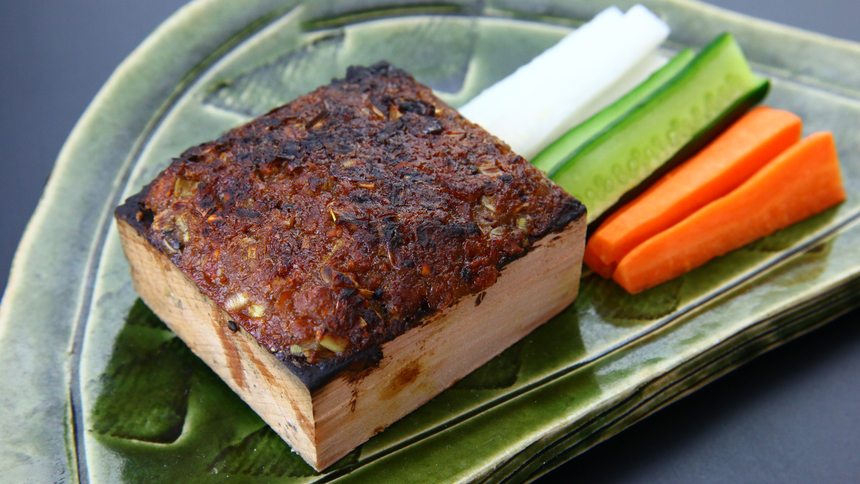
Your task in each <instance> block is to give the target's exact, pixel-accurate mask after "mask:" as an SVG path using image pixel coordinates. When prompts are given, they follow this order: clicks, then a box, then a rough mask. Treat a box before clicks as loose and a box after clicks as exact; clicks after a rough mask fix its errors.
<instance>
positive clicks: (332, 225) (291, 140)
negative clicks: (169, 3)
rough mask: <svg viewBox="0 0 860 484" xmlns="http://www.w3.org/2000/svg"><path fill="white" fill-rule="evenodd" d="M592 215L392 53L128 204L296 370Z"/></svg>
mask: <svg viewBox="0 0 860 484" xmlns="http://www.w3.org/2000/svg"><path fill="white" fill-rule="evenodd" d="M126 212H127V213H126ZM584 213H585V209H584V207H583V206H582V205H581V204H580V203H579V202H577V201H576V200H574V199H573V198H572V197H570V196H569V195H567V194H566V193H564V192H563V191H562V190H561V189H560V188H558V187H557V186H556V185H554V184H553V183H552V182H550V181H549V180H548V179H547V178H546V177H545V176H543V174H542V173H541V172H539V171H538V170H537V169H535V168H533V167H532V166H531V165H530V164H529V163H527V162H526V161H525V160H524V159H523V158H522V157H520V156H518V155H516V154H515V153H513V152H511V151H510V148H509V147H508V146H507V145H505V144H504V143H502V142H501V141H499V140H498V139H496V138H495V137H493V136H491V135H489V134H488V133H486V132H485V131H484V130H483V129H481V128H480V127H478V126H476V125H473V124H471V123H469V122H468V121H466V120H465V119H464V118H462V117H460V116H459V115H458V114H457V113H456V111H454V110H453V109H452V108H450V107H449V106H447V105H445V104H444V103H443V102H442V101H440V100H439V99H437V98H436V97H435V96H433V94H432V92H431V91H430V90H429V89H428V88H426V87H424V86H422V85H420V84H418V83H416V82H415V80H414V79H412V77H411V76H409V75H408V74H407V73H405V72H404V71H402V70H399V69H396V68H393V67H390V66H389V65H387V64H385V63H380V64H377V65H375V66H373V67H369V68H363V67H352V68H350V69H349V70H348V72H347V76H346V78H345V79H343V80H336V81H334V82H333V83H332V84H330V85H328V86H324V87H321V88H319V89H317V90H316V91H314V92H312V93H310V94H307V95H305V96H302V97H300V98H298V99H296V100H295V101H293V102H291V103H289V104H287V105H285V106H282V107H280V108H277V109H275V110H273V111H271V112H270V113H268V114H266V115H265V116H262V117H260V118H257V119H255V120H254V121H251V122H250V123H248V124H246V125H244V126H240V127H238V128H236V129H234V130H232V131H230V132H228V133H227V134H225V135H224V136H222V137H221V138H219V139H218V140H216V141H213V142H210V143H206V144H203V145H200V146H197V147H194V148H191V149H189V150H187V151H186V152H185V153H183V154H182V155H181V156H180V157H179V158H176V159H174V160H173V163H172V164H171V165H170V167H168V168H167V169H166V170H165V171H164V172H162V173H161V174H160V175H159V176H158V177H157V178H156V179H155V180H154V181H153V182H152V183H151V185H150V186H148V187H147V189H145V190H144V191H143V192H141V194H139V195H138V196H136V197H132V199H129V201H128V202H127V203H126V204H125V205H124V206H123V207H120V208H119V209H118V210H117V215H118V216H121V217H123V218H125V219H126V220H129V221H130V222H131V221H134V222H133V223H135V222H136V224H135V227H136V228H137V229H138V230H139V231H141V233H143V234H144V235H145V236H146V238H147V239H148V240H149V241H150V242H151V243H152V244H153V245H154V246H155V247H157V248H158V249H159V250H160V251H162V252H163V253H164V254H165V255H166V256H167V257H169V258H170V259H171V260H172V261H173V262H174V263H175V264H176V265H177V266H178V267H179V268H180V269H181V270H182V271H183V272H184V273H185V274H187V275H188V276H189V277H190V278H191V279H192V280H193V281H194V282H195V283H196V284H197V285H198V286H199V287H200V289H201V290H202V291H203V292H204V293H205V294H206V295H208V296H209V297H211V298H212V299H213V300H215V301H216V302H217V303H218V304H219V305H221V306H222V307H223V308H224V309H225V310H226V311H227V312H228V314H229V315H230V317H231V318H232V319H233V320H234V321H235V322H236V323H237V324H238V325H239V326H241V327H242V328H244V329H245V330H246V331H248V332H249V333H250V334H251V335H253V336H254V337H255V338H256V339H257V341H259V342H260V344H262V345H263V346H264V347H266V348H268V349H269V350H270V351H271V352H273V353H275V354H276V355H277V356H278V357H279V358H280V359H281V360H283V361H289V362H291V366H294V367H297V368H308V367H309V366H319V365H324V366H325V365H328V366H331V365H332V364H334V361H329V362H328V363H326V360H330V359H331V357H333V356H337V357H338V358H335V360H341V361H346V360H352V359H354V358H351V357H352V356H354V355H357V354H358V353H359V352H360V351H361V350H362V349H365V348H368V349H370V348H375V347H378V345H379V344H380V343H383V342H385V341H388V340H391V339H393V338H394V337H396V336H397V335H399V334H401V333H403V332H404V331H405V330H407V329H408V328H409V327H411V326H413V325H415V324H418V323H419V322H420V320H421V319H422V318H423V317H424V316H426V315H427V314H430V313H432V312H434V311H437V310H441V309H444V308H446V307H449V306H451V305H452V304H454V303H455V302H456V301H458V300H459V299H461V298H463V297H465V296H467V295H471V294H477V293H480V292H481V291H483V290H485V289H486V288H488V287H489V286H490V285H492V284H493V283H494V282H495V280H496V277H498V274H499V270H500V269H501V268H502V267H503V266H504V265H505V264H506V263H508V262H509V261H511V260H514V259H516V258H518V257H521V256H522V255H524V254H525V253H526V252H527V251H528V250H529V248H530V247H531V245H532V244H533V243H534V242H535V241H536V240H537V239H540V238H541V237H543V236H544V235H546V234H547V233H550V232H553V231H559V230H562V229H563V228H564V227H565V226H567V225H568V223H570V222H571V221H573V220H576V219H578V218H579V217H581V216H582V215H584ZM302 371H304V370H302Z"/></svg>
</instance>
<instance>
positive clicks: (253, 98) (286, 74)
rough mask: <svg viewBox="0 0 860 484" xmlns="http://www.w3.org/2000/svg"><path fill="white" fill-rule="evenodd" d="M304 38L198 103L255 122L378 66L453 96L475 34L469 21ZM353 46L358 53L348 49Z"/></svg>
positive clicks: (357, 28) (397, 24)
mask: <svg viewBox="0 0 860 484" xmlns="http://www.w3.org/2000/svg"><path fill="white" fill-rule="evenodd" d="M307 35H308V36H309V38H308V39H307V40H305V42H304V44H302V45H300V46H299V47H297V48H295V49H293V50H291V51H290V52H287V53H286V54H284V55H282V56H281V57H278V58H277V59H275V60H274V61H272V62H270V63H267V64H265V65H262V66H260V67H257V68H255V69H253V70H251V71H249V72H246V73H243V74H240V75H238V76H236V77H235V78H233V79H229V80H222V81H220V82H218V83H216V84H215V85H214V86H212V87H211V88H209V92H208V94H206V96H205V97H204V99H203V102H204V103H206V104H209V105H212V106H216V107H219V108H221V109H226V110H229V111H233V112H237V113H240V114H243V115H246V116H259V115H261V114H264V113H266V112H267V111H269V110H271V109H272V108H275V107H277V106H280V105H283V104H286V103H288V102H290V101H292V100H293V99H295V98H297V97H298V96H301V95H303V94H306V93H308V92H310V91H312V90H314V89H315V88H317V87H318V86H320V85H323V84H327V83H328V82H330V81H331V79H332V78H342V77H343V76H344V73H345V70H344V66H347V65H371V64H375V63H377V62H379V61H381V60H386V61H388V62H390V63H391V64H392V65H395V66H397V67H400V68H403V69H406V70H407V71H408V72H409V73H410V74H412V75H413V76H415V78H416V79H418V80H419V81H420V82H422V83H424V84H426V85H427V86H429V87H430V88H432V89H434V90H436V91H437V92H442V93H457V92H459V91H460V90H461V89H462V87H463V83H464V82H465V79H466V73H467V71H468V69H469V62H470V60H471V59H472V56H473V51H474V49H475V42H476V40H477V36H478V30H477V28H476V27H475V20H474V19H470V18H468V17H447V18H445V17H439V18H422V19H414V20H412V21H394V22H388V21H384V20H383V21H376V22H368V23H367V24H357V25H352V26H347V27H345V28H342V29H337V30H333V31H328V32H325V33H323V34H319V33H308V34H307ZM355 44H360V45H361V49H354V48H350V46H352V45H355Z"/></svg>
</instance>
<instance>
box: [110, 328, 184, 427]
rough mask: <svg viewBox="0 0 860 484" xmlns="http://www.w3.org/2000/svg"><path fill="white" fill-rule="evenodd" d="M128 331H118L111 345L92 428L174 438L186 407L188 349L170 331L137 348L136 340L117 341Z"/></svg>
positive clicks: (182, 420) (123, 339) (127, 336)
mask: <svg viewBox="0 0 860 484" xmlns="http://www.w3.org/2000/svg"><path fill="white" fill-rule="evenodd" d="M126 329H129V328H128V327H127V328H126ZM124 332H125V331H124ZM129 336H133V335H131V334H130V333H127V334H125V335H121V336H120V338H119V339H118V341H117V345H116V346H115V347H114V356H112V357H111V361H110V363H109V364H108V369H107V371H106V373H105V376H104V379H103V383H104V385H103V387H102V391H101V393H100V394H99V396H98V399H97V400H96V404H95V408H94V409H93V419H94V422H95V424H94V428H93V430H95V431H96V432H98V433H100V434H105V435H110V436H112V437H120V438H124V439H134V440H142V441H146V442H157V443H171V442H174V441H175V440H176V439H178V438H179V436H180V435H181V434H182V427H183V425H184V424H185V415H186V412H187V410H188V393H189V384H188V382H189V379H190V378H191V375H192V373H193V369H194V365H193V363H194V362H193V359H192V358H193V356H192V354H191V351H189V349H188V347H187V346H185V344H184V343H183V342H182V341H180V340H179V339H178V338H176V337H173V338H171V339H169V340H167V341H165V342H163V343H161V344H160V345H158V346H157V347H156V348H154V349H152V350H150V351H146V352H142V353H137V352H136V350H137V349H139V348H140V345H135V344H123V343H129V341H128V340H129V339H130V338H129Z"/></svg>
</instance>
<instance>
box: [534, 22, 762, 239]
mask: <svg viewBox="0 0 860 484" xmlns="http://www.w3.org/2000/svg"><path fill="white" fill-rule="evenodd" d="M726 42H731V43H733V44H735V45H736V42H735V40H734V38H733V37H732V35H731V34H730V33H723V34H721V35H718V36H717V37H716V38H714V39H713V40H712V41H711V42H710V43H709V44H708V45H707V46H706V47H705V48H704V49H702V51H700V52H699V54H698V55H697V56H696V58H694V59H693V61H692V62H690V63H688V64H687V66H686V67H684V69H682V70H681V72H679V73H678V74H677V75H676V76H675V77H673V78H672V79H670V80H669V81H668V82H666V83H665V84H663V85H662V86H661V87H660V88H659V89H657V90H656V91H654V92H653V93H652V94H651V95H650V96H649V97H648V98H647V99H645V100H643V101H642V102H641V103H640V104H638V105H637V107H636V108H634V109H631V110H630V111H628V112H627V113H626V114H625V115H624V116H622V117H620V118H618V119H616V120H615V122H614V123H612V124H611V125H609V126H607V127H606V128H605V129H603V131H601V132H599V133H598V134H596V135H595V136H594V137H592V138H591V139H590V140H589V142H588V143H585V144H583V145H582V146H580V147H579V148H578V149H577V150H576V151H574V152H573V153H572V154H571V155H570V156H568V158H567V159H566V160H565V161H564V162H562V163H559V164H558V165H556V166H555V168H554V169H553V170H551V171H550V172H549V173H548V176H549V178H550V179H551V180H554V181H556V183H563V182H561V181H560V180H559V177H560V176H564V175H563V174H564V173H566V172H568V170H570V169H571V168H572V167H573V165H571V162H573V161H574V160H576V159H577V157H578V156H580V154H582V153H583V152H586V151H588V150H589V149H591V148H593V146H592V145H593V144H594V143H595V142H600V141H603V142H606V141H607V140H608V139H611V137H613V136H617V135H614V134H612V131H613V130H615V129H616V127H617V126H619V125H622V124H623V123H625V122H626V121H627V120H628V119H629V118H630V117H631V116H636V115H639V114H640V113H639V108H642V107H645V106H646V105H647V104H648V103H649V102H651V100H652V99H654V98H658V97H660V96H663V95H664V93H665V92H666V91H668V90H670V89H674V87H675V85H676V84H677V83H678V82H683V79H684V78H685V76H686V74H687V73H688V72H689V71H691V70H693V69H697V68H698V65H700V64H699V59H704V58H707V57H708V56H710V55H711V54H710V53H711V52H713V51H715V50H717V49H721V48H723V46H724V45H725V44H726ZM738 48H739V46H738ZM741 56H743V53H742V52H741ZM743 60H744V62H745V63H746V59H743ZM747 68H749V67H747ZM750 74H752V76H753V77H754V78H755V79H757V83H756V84H755V85H752V86H751V87H749V88H748V90H747V91H746V92H745V93H744V94H742V95H740V97H739V98H738V99H736V100H735V102H734V103H732V104H731V105H729V106H728V107H726V108H725V109H724V110H723V111H722V112H721V113H720V114H719V115H717V116H716V117H715V118H713V119H712V120H711V122H710V123H708V124H707V125H705V126H703V127H702V128H701V129H700V130H699V131H698V132H696V133H695V134H694V135H692V136H691V137H690V139H689V141H688V142H687V143H686V144H685V145H682V146H681V147H680V148H678V151H676V152H675V154H673V155H671V157H670V158H669V159H667V160H666V161H664V162H663V163H662V164H661V165H660V167H658V168H656V169H655V170H654V172H652V173H651V174H649V175H648V176H646V177H645V178H644V179H643V180H642V181H640V182H639V183H637V184H636V185H634V186H632V187H630V188H629V189H628V190H627V191H626V192H623V193H621V195H620V197H619V200H617V201H616V202H614V203H613V204H612V205H610V206H608V207H605V208H603V209H602V210H600V211H599V215H598V216H597V218H596V219H594V220H591V221H590V222H589V226H590V227H597V226H598V224H596V223H595V222H599V221H603V220H605V219H606V217H607V216H608V215H609V214H611V213H612V212H613V211H615V210H617V208H619V207H620V206H622V204H621V201H624V200H626V201H630V200H632V199H633V198H635V197H636V196H638V195H639V194H641V193H642V192H643V191H645V190H646V189H647V188H648V187H649V186H650V185H652V184H653V183H654V182H655V181H656V180H658V179H659V177H660V176H662V175H663V174H665V173H666V172H668V171H669V170H671V169H672V168H674V166H677V165H678V164H680V163H681V162H682V161H684V160H685V159H686V158H688V157H689V156H691V155H692V154H694V153H695V152H696V151H697V149H700V148H702V147H704V146H705V145H706V144H707V143H708V142H710V141H711V140H713V138H714V137H716V135H718V134H719V133H720V130H719V129H716V128H714V126H715V125H717V126H722V127H723V128H725V127H727V126H728V125H729V124H731V121H733V120H736V119H737V118H738V117H740V116H741V115H742V114H743V113H744V112H745V111H746V110H748V109H749V108H751V107H752V106H753V105H754V104H755V103H756V102H758V101H760V100H761V99H762V98H763V97H764V96H765V95H766V94H767V91H768V89H769V81H767V80H766V79H763V78H761V77H760V76H756V75H755V74H753V73H752V72H750ZM756 93H759V95H758V96H757V95H756ZM748 98H749V99H750V100H753V99H754V101H751V102H749V103H748V106H747V107H746V108H745V109H744V108H741V106H744V105H747V103H744V102H743V100H745V99H748ZM736 109H740V111H739V112H738V113H736V116H734V117H731V116H729V114H730V113H733V112H735V110H736ZM727 116H729V119H730V120H731V121H724V122H723V123H720V121H721V120H723V119H724V118H726V117H727ZM712 128H713V129H712ZM708 133H713V136H711V137H710V138H704V139H703V141H700V142H699V143H696V140H697V138H698V137H699V136H704V135H706V134H708ZM694 147H698V148H697V149H693V148H694ZM681 154H685V156H680V155H681ZM562 188H566V187H565V185H564V184H562ZM566 189H567V190H568V191H570V189H568V188H566ZM628 193H629V195H628Z"/></svg>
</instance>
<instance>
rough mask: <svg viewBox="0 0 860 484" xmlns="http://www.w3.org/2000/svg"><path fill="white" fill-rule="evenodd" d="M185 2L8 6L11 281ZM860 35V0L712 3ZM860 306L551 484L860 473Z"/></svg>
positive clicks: (858, 478)
mask: <svg viewBox="0 0 860 484" xmlns="http://www.w3.org/2000/svg"><path fill="white" fill-rule="evenodd" d="M185 3H186V2H185V1H184V0H147V1H146V2H129V1H116V0H78V1H69V0H41V1H38V2H14V1H11V0H3V1H2V2H0V65H2V66H3V68H2V69H0V173H2V177H0V206H2V207H4V209H3V210H0V227H2V228H3V230H2V231H0V290H2V289H5V286H6V279H7V277H8V274H9V268H10V264H11V261H12V256H13V254H14V252H15V248H16V247H17V245H18V240H19V239H20V237H21V234H22V232H23V230H24V226H25V225H26V223H27V221H28V220H29V218H30V215H31V214H32V212H33V210H34V209H35V207H36V204H37V202H38V200H39V197H40V195H41V192H42V189H43V187H44V184H45V181H46V180H47V177H48V175H49V174H50V171H51V167H52V166H53V163H54V160H55V159H56V157H57V154H58V152H59V150H60V148H61V146H62V144H63V142H64V140H65V139H66V137H67V136H68V134H69V132H70V131H71V129H72V127H73V126H74V124H75V122H76V121H77V119H78V118H79V117H80V115H81V114H82V113H83V111H84V109H85V108H86V106H87V104H88V103H89V102H90V100H91V99H92V98H93V96H95V94H96V92H97V91H98V89H99V88H100V87H101V86H102V84H104V82H105V81H106V80H107V78H108V76H109V75H110V73H111V72H112V71H113V69H114V68H115V67H116V66H117V65H118V64H119V63H120V62H121V61H122V60H123V59H124V58H125V57H126V56H127V55H128V54H129V53H131V51H132V50H133V49H134V48H135V47H136V46H137V45H138V44H139V43H140V42H141V41H143V39H144V38H145V37H146V36H147V35H148V34H149V33H150V32H151V31H152V30H153V29H154V28H155V27H156V26H157V25H158V24H159V23H160V22H162V21H163V20H164V19H166V18H167V17H169V16H170V14H172V13H173V12H174V11H176V10H177V9H178V8H180V7H181V6H182V5H183V4H185ZM711 3H714V4H716V5H719V6H723V7H726V8H729V9H732V10H736V11H739V12H743V13H747V14H750V15H754V16H757V17H760V18H766V19H769V20H773V21H776V22H781V23H785V24H789V25H794V26H798V27H802V28H806V29H809V30H814V31H817V32H822V33H826V34H829V35H833V36H836V37H842V38H847V39H852V40H855V41H860V26H858V21H860V1H858V0H819V1H817V2H812V1H809V0H758V1H756V2H749V1H743V0H715V1H712V2H711ZM858 323H860V311H854V312H853V313H850V314H848V315H846V316H843V317H842V318H840V319H838V320H836V321H834V322H833V323H831V324H829V325H827V326H825V327H824V328H822V329H820V330H818V331H816V332H814V333H812V334H810V335H807V336H805V337H803V338H800V339H799V340H797V341H794V342H792V343H789V344H787V345H785V346H783V347H781V348H779V349H777V350H775V351H773V352H771V353H769V354H767V355H765V356H763V357H761V358H759V359H757V360H755V361H753V362H752V363H750V364H748V365H746V366H744V367H743V368H741V369H740V370H737V371H735V372H734V373H732V374H730V375H728V376H726V377H724V378H722V379H721V380H719V381H717V382H715V383H713V384H711V385H709V386H707V387H706V388H704V389H702V390H701V391H699V392H697V393H695V394H694V395H692V396H690V397H688V398H686V399H684V400H682V401H681V402H679V403H676V404H674V405H672V406H671V407H669V408H667V409H665V410H663V411H661V412H660V413H658V414H657V415H655V416H652V417H651V418H649V419H647V420H646V421H644V422H642V423H640V424H638V425H636V426H635V427H633V428H632V429H629V430H627V431H625V432H624V433H622V434H621V435H619V436H617V437H614V438H613V439H611V440H610V441H608V442H606V443H604V444H601V445H599V446H598V447H596V448H595V449H593V450H591V451H589V452H587V453H586V454H584V455H582V456H580V457H578V458H577V459H575V460H573V461H571V462H570V463H568V464H566V465H565V466H563V467H561V468H559V469H558V470H556V471H555V472H553V473H551V474H549V475H548V476H546V477H545V478H544V479H542V480H541V482H582V483H589V482H602V483H633V482H635V483H651V482H655V483H656V482H660V483H674V482H701V483H717V482H719V483H723V482H760V483H806V482H834V483H849V482H860V324H858Z"/></svg>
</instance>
